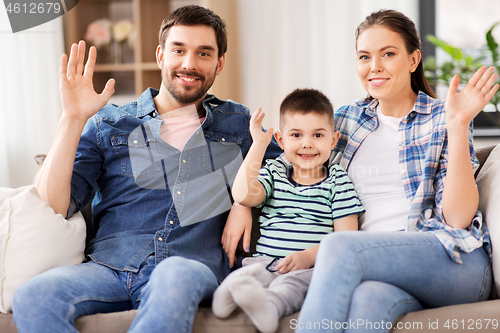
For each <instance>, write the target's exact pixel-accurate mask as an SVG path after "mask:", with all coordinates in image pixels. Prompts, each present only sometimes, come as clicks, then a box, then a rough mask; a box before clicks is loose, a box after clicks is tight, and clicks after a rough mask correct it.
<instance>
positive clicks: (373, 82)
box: [356, 25, 421, 102]
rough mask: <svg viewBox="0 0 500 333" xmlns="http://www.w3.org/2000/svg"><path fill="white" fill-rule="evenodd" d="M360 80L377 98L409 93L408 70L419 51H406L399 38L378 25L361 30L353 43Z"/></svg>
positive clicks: (383, 99)
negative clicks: (354, 44)
mask: <svg viewBox="0 0 500 333" xmlns="http://www.w3.org/2000/svg"><path fill="white" fill-rule="evenodd" d="M356 49H357V50H356V52H357V57H358V60H357V70H358V75H359V78H360V80H361V84H362V85H363V87H364V88H365V90H366V91H367V92H368V94H370V95H371V96H372V97H373V98H375V99H378V100H380V101H381V102H387V101H398V100H399V99H401V98H406V97H408V96H411V95H412V94H414V93H413V91H412V89H411V81H410V79H411V73H412V72H414V71H415V69H416V68H417V66H418V63H419V62H420V57H421V55H420V51H419V50H415V51H414V52H413V53H411V54H409V53H408V51H407V49H406V46H405V43H404V40H403V38H402V37H401V36H400V35H399V34H398V33H396V32H394V31H392V30H389V29H388V28H386V27H383V26H381V25H373V26H371V27H370V28H368V29H366V30H364V31H363V32H362V33H361V34H360V35H359V36H358V40H357V43H356Z"/></svg>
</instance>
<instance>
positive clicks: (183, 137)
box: [160, 113, 205, 151]
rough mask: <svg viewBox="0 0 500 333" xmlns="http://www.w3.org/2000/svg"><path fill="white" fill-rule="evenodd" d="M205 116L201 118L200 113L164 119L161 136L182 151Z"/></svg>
mask: <svg viewBox="0 0 500 333" xmlns="http://www.w3.org/2000/svg"><path fill="white" fill-rule="evenodd" d="M203 120H205V117H203V118H199V116H198V113H196V114H192V115H189V116H182V117H174V118H166V119H163V121H164V122H165V123H164V124H162V125H161V127H160V135H161V138H162V139H163V140H164V141H165V142H166V143H168V144H169V145H171V146H172V147H175V148H177V149H179V150H181V151H182V148H184V145H185V144H186V142H187V140H188V139H189V138H190V137H191V135H192V134H193V133H194V132H195V131H196V130H197V129H198V127H200V124H201V123H203Z"/></svg>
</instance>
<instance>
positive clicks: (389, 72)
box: [296, 10, 498, 332]
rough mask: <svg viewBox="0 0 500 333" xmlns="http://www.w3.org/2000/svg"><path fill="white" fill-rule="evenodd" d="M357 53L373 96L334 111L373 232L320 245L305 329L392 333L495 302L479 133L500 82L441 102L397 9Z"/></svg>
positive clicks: (372, 27) (483, 72)
mask: <svg viewBox="0 0 500 333" xmlns="http://www.w3.org/2000/svg"><path fill="white" fill-rule="evenodd" d="M356 51H357V57H358V59H357V71H358V75H359V78H360V80H361V82H362V84H363V87H364V88H365V90H366V91H367V92H368V95H369V96H368V97H367V98H366V99H365V100H364V101H358V102H355V103H352V104H350V105H347V106H344V107H342V108H340V109H339V110H338V111H337V112H336V113H335V123H336V127H337V130H339V131H340V133H341V137H340V140H339V143H338V145H337V147H336V149H335V151H334V153H335V160H336V162H338V163H340V165H341V166H342V167H343V168H344V169H346V168H347V170H348V173H349V175H350V176H351V179H352V180H353V183H354V185H355V186H356V189H357V191H358V194H359V196H360V199H361V202H362V203H363V205H364V207H365V209H366V213H365V215H364V216H363V217H362V219H361V221H360V222H361V223H362V225H361V229H362V230H366V231H369V232H343V233H332V234H331V235H328V236H326V237H325V238H324V239H323V241H322V242H321V245H320V249H319V252H318V255H317V259H316V266H315V269H314V274H313V277H312V281H311V285H310V287H309V291H308V294H307V297H306V300H305V302H304V305H303V307H302V310H301V313H300V316H299V319H298V322H297V323H296V327H297V331H296V332H311V331H321V332H327V331H330V332H341V331H344V332H351V331H352V332H370V331H377V332H384V331H386V332H389V330H390V328H391V326H392V322H393V321H394V320H395V319H396V318H397V317H398V316H400V315H402V314H404V313H407V312H410V311H416V310H421V309H423V308H427V307H439V306H446V305H451V304H458V303H469V302H476V301H481V300H486V299H487V298H488V295H489V292H490V288H491V280H492V277H491V270H490V260H489V256H488V252H489V248H490V247H489V236H488V231H487V229H486V226H485V225H484V224H483V223H482V218H481V213H479V212H477V207H478V202H479V196H478V191H477V188H476V185H475V181H474V170H475V168H476V167H477V165H478V163H477V159H476V158H475V153H474V148H473V144H472V127H471V126H470V124H471V121H472V119H473V118H474V117H475V116H476V115H477V114H478V113H479V112H480V110H481V109H482V108H483V107H484V106H485V105H486V104H487V103H488V101H489V100H490V99H491V97H492V96H493V94H494V93H495V92H496V90H497V89H498V85H494V82H495V79H496V77H497V74H493V75H492V72H493V69H492V68H490V69H486V68H482V69H480V70H478V72H477V73H476V74H475V75H474V76H473V77H472V78H471V80H470V81H469V82H468V84H467V85H466V87H465V88H464V89H463V90H462V92H460V93H458V94H457V87H458V84H459V78H458V77H454V78H453V80H452V82H451V84H450V90H449V93H448V96H447V99H446V104H445V103H444V102H443V101H440V100H437V99H434V97H435V96H434V93H433V92H432V91H431V90H430V89H429V87H428V85H427V83H426V81H425V78H424V72H423V68H422V61H421V51H420V40H419V37H418V34H417V31H416V28H415V25H414V23H413V22H412V21H411V20H410V19H408V18H407V17H406V16H405V15H403V14H402V13H399V12H397V11H393V10H382V11H378V12H375V13H372V14H371V15H370V16H368V17H367V18H366V20H365V21H364V22H363V23H361V25H360V26H359V27H358V29H357V31H356ZM493 85H494V86H493ZM404 231H407V232H404ZM410 231H417V232H410Z"/></svg>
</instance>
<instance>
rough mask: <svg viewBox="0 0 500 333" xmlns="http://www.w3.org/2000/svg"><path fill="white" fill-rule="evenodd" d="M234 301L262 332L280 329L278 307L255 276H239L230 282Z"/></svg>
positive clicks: (229, 285) (229, 287)
mask: <svg viewBox="0 0 500 333" xmlns="http://www.w3.org/2000/svg"><path fill="white" fill-rule="evenodd" d="M228 289H229V291H230V292H231V295H232V296H233V300H234V302H235V303H236V304H237V305H238V306H239V307H240V308H241V309H242V310H243V311H244V312H245V313H246V314H247V315H248V317H250V320H252V323H253V324H254V325H255V326H256V327H257V329H258V330H259V331H261V332H262V333H272V332H275V331H276V330H277V329H278V324H279V319H280V316H279V312H278V307H277V306H276V305H275V304H274V303H273V302H271V301H270V300H269V299H268V297H267V296H266V294H267V290H266V289H265V288H264V287H263V286H262V285H261V283H260V282H259V281H258V280H257V279H256V278H255V277H254V276H249V275H247V276H239V277H237V278H235V279H233V280H232V281H230V283H229V284H228Z"/></svg>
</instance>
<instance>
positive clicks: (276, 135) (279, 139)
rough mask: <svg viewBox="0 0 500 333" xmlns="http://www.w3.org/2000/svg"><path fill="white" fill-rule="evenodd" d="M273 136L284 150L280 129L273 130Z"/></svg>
mask: <svg viewBox="0 0 500 333" xmlns="http://www.w3.org/2000/svg"><path fill="white" fill-rule="evenodd" d="M274 138H275V139H276V142H277V143H278V145H279V146H280V148H281V150H285V145H284V144H283V137H282V136H281V133H280V131H274Z"/></svg>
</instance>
